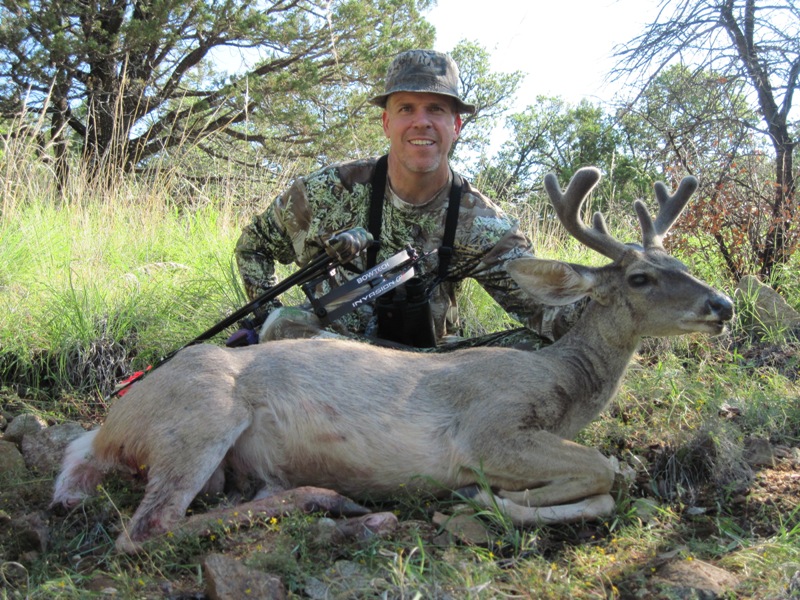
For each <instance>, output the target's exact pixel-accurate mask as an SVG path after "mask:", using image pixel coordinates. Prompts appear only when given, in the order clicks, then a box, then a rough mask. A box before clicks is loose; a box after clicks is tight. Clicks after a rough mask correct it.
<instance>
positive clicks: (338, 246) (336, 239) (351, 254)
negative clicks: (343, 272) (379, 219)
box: [325, 227, 373, 263]
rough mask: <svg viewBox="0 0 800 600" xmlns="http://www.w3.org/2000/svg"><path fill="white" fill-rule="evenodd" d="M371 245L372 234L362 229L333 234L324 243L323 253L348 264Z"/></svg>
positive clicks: (355, 228) (357, 228) (356, 228)
mask: <svg viewBox="0 0 800 600" xmlns="http://www.w3.org/2000/svg"><path fill="white" fill-rule="evenodd" d="M372 243H373V238H372V234H371V233H369V232H368V231H367V230H366V229H364V228H363V227H354V228H353V229H347V230H346V231H340V232H339V233H335V234H334V235H332V236H331V237H329V238H328V239H327V241H326V242H325V252H327V253H328V256H330V257H331V258H335V259H337V260H338V261H339V262H340V263H348V262H350V261H351V260H353V259H354V258H355V257H356V256H358V255H359V254H360V253H361V252H362V251H363V250H366V249H367V248H369V247H370V245H372Z"/></svg>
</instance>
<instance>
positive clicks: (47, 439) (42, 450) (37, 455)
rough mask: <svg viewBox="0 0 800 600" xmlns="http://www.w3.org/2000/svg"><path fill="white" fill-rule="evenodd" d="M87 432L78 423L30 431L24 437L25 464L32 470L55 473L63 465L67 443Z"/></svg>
mask: <svg viewBox="0 0 800 600" xmlns="http://www.w3.org/2000/svg"><path fill="white" fill-rule="evenodd" d="M14 421H16V419H14ZM85 432H86V431H85V430H84V428H83V427H81V426H80V425H78V424H77V423H64V424H62V425H53V426H52V427H48V428H46V429H42V430H41V431H36V432H34V433H28V434H27V435H26V436H25V437H24V438H23V439H22V456H23V457H24V459H25V464H26V465H27V466H28V468H29V469H30V470H32V471H35V472H36V473H40V474H42V475H49V474H52V473H55V472H56V471H58V470H59V468H60V467H61V459H62V457H63V456H64V449H65V448H66V447H67V444H69V443H70V442H71V441H72V440H74V439H75V438H76V437H78V436H79V435H81V434H83V433H85Z"/></svg>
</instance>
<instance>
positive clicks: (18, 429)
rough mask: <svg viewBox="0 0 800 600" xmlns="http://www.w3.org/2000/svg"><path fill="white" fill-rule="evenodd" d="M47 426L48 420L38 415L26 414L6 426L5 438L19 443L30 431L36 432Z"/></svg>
mask: <svg viewBox="0 0 800 600" xmlns="http://www.w3.org/2000/svg"><path fill="white" fill-rule="evenodd" d="M46 427H47V421H45V420H44V419H42V418H41V417H38V416H36V415H31V414H24V415H19V416H18V417H16V418H15V419H13V420H12V421H11V422H10V423H9V424H8V427H6V431H5V433H4V434H3V439H4V440H5V441H7V442H14V443H15V444H19V443H20V442H21V441H22V439H23V438H24V437H25V436H26V435H27V434H29V433H36V432H37V431H41V430H42V429H45V428H46Z"/></svg>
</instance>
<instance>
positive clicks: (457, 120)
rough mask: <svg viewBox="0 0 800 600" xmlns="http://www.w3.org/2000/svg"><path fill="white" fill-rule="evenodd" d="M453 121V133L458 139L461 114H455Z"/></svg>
mask: <svg viewBox="0 0 800 600" xmlns="http://www.w3.org/2000/svg"><path fill="white" fill-rule="evenodd" d="M455 121H456V122H455V132H456V137H458V136H459V135H460V134H461V126H462V125H463V121H462V120H461V114H459V113H458V112H456V119H455Z"/></svg>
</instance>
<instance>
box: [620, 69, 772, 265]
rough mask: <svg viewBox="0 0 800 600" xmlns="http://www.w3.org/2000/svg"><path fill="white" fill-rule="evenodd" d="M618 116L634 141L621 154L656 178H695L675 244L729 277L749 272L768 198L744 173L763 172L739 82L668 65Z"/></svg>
mask: <svg viewBox="0 0 800 600" xmlns="http://www.w3.org/2000/svg"><path fill="white" fill-rule="evenodd" d="M618 118H619V122H620V127H619V130H620V131H622V132H625V134H626V136H632V138H633V139H634V140H635V143H632V144H630V145H628V150H629V151H630V152H632V153H635V155H636V156H637V159H638V160H639V161H647V162H648V163H649V165H650V168H651V169H653V170H655V171H656V172H658V173H659V174H660V177H662V178H663V177H664V175H666V176H667V177H669V178H670V179H672V180H674V181H676V182H677V180H679V179H680V178H681V177H682V176H683V175H685V174H686V173H689V174H692V175H695V176H697V177H698V179H699V180H700V190H699V191H698V192H697V200H696V201H695V202H692V203H691V204H690V205H689V207H688V208H687V214H686V215H685V216H684V218H683V219H682V226H681V227H680V228H679V229H676V230H675V232H674V234H673V238H674V239H675V240H676V241H677V242H678V245H680V246H683V247H689V246H691V248H692V250H698V246H699V247H700V248H699V249H701V250H705V251H706V254H707V256H708V258H716V257H720V258H722V259H723V261H724V266H725V268H726V269H727V270H728V271H729V272H730V273H731V274H732V275H733V276H734V278H735V279H737V280H738V279H739V278H740V277H741V276H742V275H744V274H745V273H746V272H748V271H749V270H751V269H752V268H753V266H754V265H756V264H757V263H758V256H757V255H756V254H754V252H757V251H758V249H759V248H760V244H762V243H763V240H764V237H762V236H764V234H765V231H764V228H763V221H764V216H765V215H768V214H769V200H770V199H769V196H766V197H765V196H764V195H763V192H764V190H763V186H760V185H758V184H757V183H756V182H755V181H754V180H753V178H752V177H750V176H749V173H750V172H757V173H759V174H763V171H764V169H763V162H764V161H763V158H764V150H765V148H761V147H759V144H758V139H757V136H755V135H754V132H753V129H752V127H751V126H750V124H751V123H754V122H757V120H758V116H757V115H756V114H755V112H754V111H753V110H752V108H751V107H750V105H749V103H748V102H747V98H746V97H745V94H744V84H743V82H742V81H741V80H738V79H728V78H726V77H723V76H720V75H718V74H716V73H713V72H708V71H706V72H703V73H700V72H695V71H693V70H691V69H689V68H688V67H686V66H684V65H673V66H671V67H668V68H666V69H665V70H663V71H662V72H661V73H660V74H659V75H657V76H656V77H655V78H654V79H653V81H652V82H651V83H650V85H649V86H648V87H647V89H645V90H644V91H643V92H642V93H641V95H640V96H639V97H638V98H637V99H636V100H635V101H634V102H633V103H631V104H628V105H625V106H624V107H622V108H621V109H620V111H619V112H618ZM767 220H769V219H767Z"/></svg>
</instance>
